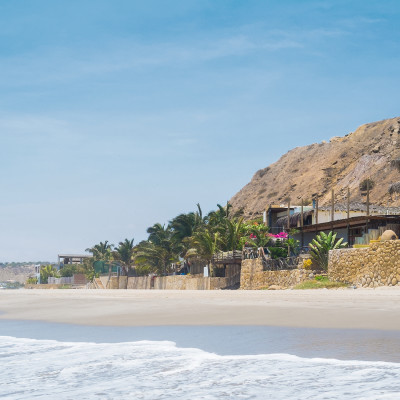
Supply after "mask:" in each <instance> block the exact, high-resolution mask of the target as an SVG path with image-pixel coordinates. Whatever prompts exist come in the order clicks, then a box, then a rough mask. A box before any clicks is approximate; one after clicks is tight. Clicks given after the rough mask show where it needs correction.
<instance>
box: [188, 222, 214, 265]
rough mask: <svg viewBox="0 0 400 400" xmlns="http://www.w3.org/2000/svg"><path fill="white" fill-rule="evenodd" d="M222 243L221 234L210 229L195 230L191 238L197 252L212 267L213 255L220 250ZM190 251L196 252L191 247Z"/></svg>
mask: <svg viewBox="0 0 400 400" xmlns="http://www.w3.org/2000/svg"><path fill="white" fill-rule="evenodd" d="M220 243H221V239H220V234H219V233H218V232H210V231H208V230H203V231H197V232H195V233H194V235H193V237H192V240H191V244H192V247H193V248H194V249H195V250H196V252H195V253H196V254H197V255H198V257H199V258H201V259H203V260H205V261H206V262H207V265H208V267H209V268H211V260H212V257H213V255H214V254H215V253H216V252H217V251H218V250H219V246H220ZM189 252H192V254H193V253H194V252H193V249H189V250H188V253H189Z"/></svg>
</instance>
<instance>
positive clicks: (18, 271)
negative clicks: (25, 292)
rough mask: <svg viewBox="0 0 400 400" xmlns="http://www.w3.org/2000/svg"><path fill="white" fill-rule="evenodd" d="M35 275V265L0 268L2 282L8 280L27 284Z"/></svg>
mask: <svg viewBox="0 0 400 400" xmlns="http://www.w3.org/2000/svg"><path fill="white" fill-rule="evenodd" d="M34 273H35V265H34V264H32V265H21V266H0V282H6V281H8V280H11V281H17V282H20V283H25V282H26V280H27V279H28V278H29V276H31V275H33V274H34Z"/></svg>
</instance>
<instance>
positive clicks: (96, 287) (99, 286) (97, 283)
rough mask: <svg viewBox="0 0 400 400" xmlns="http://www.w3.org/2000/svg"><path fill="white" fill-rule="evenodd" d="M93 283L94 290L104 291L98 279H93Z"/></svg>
mask: <svg viewBox="0 0 400 400" xmlns="http://www.w3.org/2000/svg"><path fill="white" fill-rule="evenodd" d="M93 283H94V287H95V289H105V287H104V285H103V282H102V281H101V279H100V278H94V279H93Z"/></svg>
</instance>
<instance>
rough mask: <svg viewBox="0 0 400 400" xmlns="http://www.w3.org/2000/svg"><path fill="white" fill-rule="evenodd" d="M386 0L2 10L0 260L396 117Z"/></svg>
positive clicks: (73, 242) (392, 16)
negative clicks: (291, 152)
mask: <svg viewBox="0 0 400 400" xmlns="http://www.w3.org/2000/svg"><path fill="white" fill-rule="evenodd" d="M399 20H400V3H399V2H398V1H389V0H388V1H368V2H366V1H349V0H347V1H340V0H336V1H306V0H305V1H300V0H296V1H290V0H287V1H284V2H281V1H266V0H264V1H252V0H249V1H235V0H232V1H227V0H213V1H191V0H184V1H178V0H176V1H145V2H144V1H141V2H139V1H132V0H129V1H128V0H126V1H125V0H113V1H111V0H108V1H104V0H79V1H78V0H69V1H53V0H35V1H30V0H26V1H23V0H14V1H8V2H6V1H3V2H0V163H1V169H0V177H1V179H0V182H1V189H2V190H1V193H2V194H1V197H0V243H1V244H0V261H13V260H14V261H16V260H19V261H22V260H39V259H40V260H50V261H53V260H56V257H57V254H58V253H59V252H83V251H84V250H85V248H87V247H90V246H91V245H93V244H95V243H98V242H99V241H103V240H109V241H110V242H112V243H115V244H117V243H118V242H119V241H121V240H123V239H125V238H132V237H133V238H135V241H136V242H138V241H139V240H141V239H144V238H145V237H146V228H147V227H148V226H150V225H152V224H153V223H155V222H162V223H165V222H167V221H168V220H169V219H171V218H172V217H174V216H175V215H177V214H179V213H180V212H188V211H191V210H193V209H195V204H196V203H197V202H200V204H201V205H202V207H203V209H204V210H205V211H208V210H210V209H212V208H214V207H215V205H216V204H217V203H221V204H223V203H225V202H226V201H227V200H228V199H229V198H230V197H232V196H233V195H234V194H235V193H236V192H237V191H238V190H240V188H241V187H243V186H244V185H245V184H246V183H247V182H248V181H249V180H250V179H251V177H252V175H253V174H254V173H255V172H256V171H257V170H258V169H260V168H264V167H266V166H267V165H268V164H270V163H271V162H274V161H276V160H277V159H278V158H279V157H280V156H281V155H282V154H283V153H285V152H286V151H288V150H289V149H291V148H293V147H296V146H301V145H306V144H309V143H313V142H319V141H321V140H326V139H329V138H330V137H332V136H336V135H344V134H346V133H348V132H350V131H353V130H355V129H356V128H357V126H359V125H360V124H363V123H367V122H371V121H375V120H380V119H384V118H389V117H394V116H399V115H400V110H399V100H398V97H399V94H398V93H399V89H400V85H399V83H400V80H399V71H400V30H399V28H398V25H399Z"/></svg>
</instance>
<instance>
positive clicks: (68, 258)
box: [58, 254, 91, 269]
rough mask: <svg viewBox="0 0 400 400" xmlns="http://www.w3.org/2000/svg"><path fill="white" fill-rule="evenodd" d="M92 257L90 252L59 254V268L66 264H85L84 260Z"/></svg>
mask: <svg viewBox="0 0 400 400" xmlns="http://www.w3.org/2000/svg"><path fill="white" fill-rule="evenodd" d="M90 257H91V255H90V254H59V255H58V269H62V268H63V267H64V266H65V265H70V264H83V261H84V260H85V259H87V258H90Z"/></svg>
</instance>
